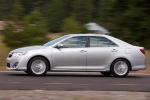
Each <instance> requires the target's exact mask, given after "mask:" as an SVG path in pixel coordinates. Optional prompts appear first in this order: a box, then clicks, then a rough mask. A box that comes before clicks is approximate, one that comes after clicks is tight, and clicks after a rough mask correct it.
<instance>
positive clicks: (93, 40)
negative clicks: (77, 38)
mask: <svg viewBox="0 0 150 100" xmlns="http://www.w3.org/2000/svg"><path fill="white" fill-rule="evenodd" d="M117 46H118V45H117V44H115V43H114V42H112V41H110V40H109V39H107V38H105V37H98V36H91V37H90V47H117Z"/></svg>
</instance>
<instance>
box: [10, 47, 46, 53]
mask: <svg viewBox="0 0 150 100" xmlns="http://www.w3.org/2000/svg"><path fill="white" fill-rule="evenodd" d="M44 48H46V47H45V46H29V47H23V48H18V49H15V50H12V51H11V52H24V51H33V50H39V49H44Z"/></svg>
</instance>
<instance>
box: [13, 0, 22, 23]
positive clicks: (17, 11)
mask: <svg viewBox="0 0 150 100" xmlns="http://www.w3.org/2000/svg"><path fill="white" fill-rule="evenodd" d="M23 15H24V8H23V7H22V5H21V3H20V1H19V0H15V3H14V5H13V10H12V20H13V21H15V22H17V21H21V20H22V18H23Z"/></svg>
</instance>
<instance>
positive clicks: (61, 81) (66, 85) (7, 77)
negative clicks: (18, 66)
mask: <svg viewBox="0 0 150 100" xmlns="http://www.w3.org/2000/svg"><path fill="white" fill-rule="evenodd" d="M0 90H54V91H55V90H56V91H57V90H61V91H134V92H150V75H149V74H129V75H128V76H127V77H126V78H116V77H112V76H110V77H104V76H103V75H101V74H100V73H95V72H94V73H92V72H88V73H81V72H73V73H69V72H68V73H64V72H57V73H56V72H55V73H54V72H49V73H47V75H46V76H42V77H35V76H29V75H27V74H26V73H24V72H0Z"/></svg>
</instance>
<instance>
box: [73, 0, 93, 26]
mask: <svg viewBox="0 0 150 100" xmlns="http://www.w3.org/2000/svg"><path fill="white" fill-rule="evenodd" d="M73 14H74V15H75V17H76V19H77V21H79V22H80V23H81V24H85V23H88V22H90V21H92V20H93V17H92V16H93V0H75V1H74V3H73Z"/></svg>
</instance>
